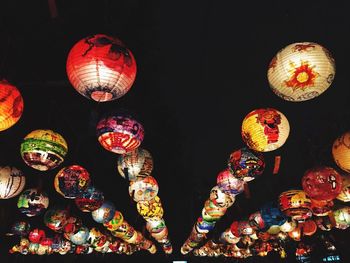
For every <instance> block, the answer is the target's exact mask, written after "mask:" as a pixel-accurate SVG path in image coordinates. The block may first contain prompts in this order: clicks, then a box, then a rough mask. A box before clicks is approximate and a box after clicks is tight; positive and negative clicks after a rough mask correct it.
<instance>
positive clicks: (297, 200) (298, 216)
mask: <svg viewBox="0 0 350 263" xmlns="http://www.w3.org/2000/svg"><path fill="white" fill-rule="evenodd" d="M279 207H280V209H281V211H282V212H283V213H284V214H285V215H286V216H290V217H291V218H293V219H294V220H296V221H304V220H305V219H308V218H310V217H311V216H312V212H311V200H310V199H309V197H308V196H307V195H306V193H305V192H304V191H302V190H289V191H285V192H283V193H281V194H280V196H279Z"/></svg>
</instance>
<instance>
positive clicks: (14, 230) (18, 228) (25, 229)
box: [10, 221, 30, 237]
mask: <svg viewBox="0 0 350 263" xmlns="http://www.w3.org/2000/svg"><path fill="white" fill-rule="evenodd" d="M29 231H30V224H29V223H28V222H25V221H18V222H15V223H14V224H13V225H12V227H11V233H10V235H18V236H21V237H23V236H26V235H28V233H29Z"/></svg>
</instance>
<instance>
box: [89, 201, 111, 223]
mask: <svg viewBox="0 0 350 263" xmlns="http://www.w3.org/2000/svg"><path fill="white" fill-rule="evenodd" d="M114 214H115V206H114V204H113V203H111V202H108V201H105V202H104V203H103V204H102V205H101V206H100V207H99V208H97V209H96V210H94V211H92V212H91V216H92V218H93V219H94V220H95V221H96V222H97V223H102V224H103V223H107V222H108V221H110V220H112V219H113V217H114Z"/></svg>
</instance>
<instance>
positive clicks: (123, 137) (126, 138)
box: [96, 114, 144, 154]
mask: <svg viewBox="0 0 350 263" xmlns="http://www.w3.org/2000/svg"><path fill="white" fill-rule="evenodd" d="M96 131H97V138H98V141H99V142H100V144H101V145H102V146H103V148H105V149H106V150H107V151H111V152H114V153H117V154H125V153H127V152H131V151H134V150H135V149H136V148H137V147H139V146H140V144H141V142H142V141H143V137H144V129H143V126H142V125H141V123H139V122H138V121H136V120H135V119H133V118H132V117H130V116H126V115H123V114H117V115H114V116H109V117H105V118H102V119H101V120H100V121H99V123H98V124H97V128H96Z"/></svg>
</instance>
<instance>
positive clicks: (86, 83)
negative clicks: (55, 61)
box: [66, 34, 136, 102]
mask: <svg viewBox="0 0 350 263" xmlns="http://www.w3.org/2000/svg"><path fill="white" fill-rule="evenodd" d="M66 70H67V75H68V79H69V81H70V83H71V84H72V85H73V87H74V88H75V89H76V90H77V91H78V92H79V93H80V94H81V95H83V96H84V97H86V98H88V99H93V100H95V101H98V102H106V101H112V100H115V99H118V98H120V97H122V96H123V95H125V94H126V93H127V92H128V91H129V90H130V88H131V86H132V84H133V83H134V80H135V77H136V61H135V58H134V56H133V54H132V53H131V51H130V50H129V49H128V48H127V47H125V45H124V44H123V43H122V41H120V40H119V39H118V38H115V37H111V36H107V35H103V34H97V35H92V36H88V37H86V38H84V39H82V40H80V41H78V42H77V43H76V44H75V45H74V46H73V47H72V49H71V50H70V52H69V54H68V58H67V65H66Z"/></svg>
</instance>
